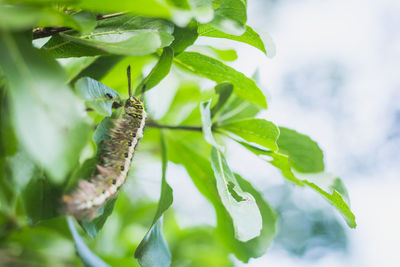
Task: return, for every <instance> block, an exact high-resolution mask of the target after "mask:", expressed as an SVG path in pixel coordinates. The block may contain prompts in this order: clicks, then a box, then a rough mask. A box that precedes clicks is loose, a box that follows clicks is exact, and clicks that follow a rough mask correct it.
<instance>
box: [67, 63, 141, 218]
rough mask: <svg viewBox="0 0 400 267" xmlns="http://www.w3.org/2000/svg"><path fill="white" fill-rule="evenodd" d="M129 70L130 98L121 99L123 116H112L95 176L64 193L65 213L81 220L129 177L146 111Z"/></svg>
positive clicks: (109, 197) (91, 213) (94, 211)
mask: <svg viewBox="0 0 400 267" xmlns="http://www.w3.org/2000/svg"><path fill="white" fill-rule="evenodd" d="M127 73H128V88H129V99H127V100H125V101H124V102H123V103H122V105H123V111H122V114H121V116H120V117H119V118H118V119H115V120H113V127H112V128H111V130H110V133H109V137H110V138H109V140H108V141H103V149H102V153H100V155H99V162H98V164H97V165H96V170H95V172H94V173H93V174H92V175H91V177H92V178H90V179H89V180H88V181H87V180H80V181H79V183H78V186H77V187H76V188H75V189H74V190H73V191H72V192H71V193H70V194H68V195H63V197H62V198H63V202H64V210H65V213H66V214H67V215H73V216H75V217H76V218H77V219H78V220H82V219H85V220H89V221H91V220H93V219H94V217H95V216H96V214H97V211H98V210H99V208H101V207H102V206H103V205H104V204H105V203H106V202H107V201H108V200H110V199H112V198H114V197H115V196H116V195H117V194H118V192H119V189H120V187H121V186H122V185H123V184H124V182H125V180H126V177H127V174H128V171H129V168H130V165H131V161H132V158H133V154H134V152H135V149H136V146H137V145H138V143H139V140H140V139H141V138H142V136H143V128H144V125H145V118H146V112H145V110H144V105H143V103H142V102H141V101H140V100H139V99H137V98H136V97H134V96H132V93H131V75H130V66H129V67H128V69H127ZM107 97H108V96H107Z"/></svg>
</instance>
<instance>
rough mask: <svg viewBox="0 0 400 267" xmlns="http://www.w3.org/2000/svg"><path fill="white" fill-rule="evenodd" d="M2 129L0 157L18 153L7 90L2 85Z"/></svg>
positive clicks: (0, 108)
mask: <svg viewBox="0 0 400 267" xmlns="http://www.w3.org/2000/svg"><path fill="white" fill-rule="evenodd" d="M0 72H1V70H0ZM0 77H1V73H0ZM0 79H1V78H0ZM0 127H1V128H0V129H1V131H0V157H5V156H11V155H14V154H15V153H17V151H18V140H17V136H16V133H15V131H14V127H13V125H12V115H11V110H10V104H9V101H8V97H7V90H6V89H5V88H4V87H3V86H2V85H0Z"/></svg>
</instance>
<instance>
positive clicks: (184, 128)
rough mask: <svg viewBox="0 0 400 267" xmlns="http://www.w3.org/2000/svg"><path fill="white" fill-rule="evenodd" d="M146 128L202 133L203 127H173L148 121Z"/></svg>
mask: <svg viewBox="0 0 400 267" xmlns="http://www.w3.org/2000/svg"><path fill="white" fill-rule="evenodd" d="M146 127H152V128H160V129H174V130H188V131H199V132H201V131H202V128H201V127H198V126H173V125H163V124H158V123H157V122H154V121H147V122H146Z"/></svg>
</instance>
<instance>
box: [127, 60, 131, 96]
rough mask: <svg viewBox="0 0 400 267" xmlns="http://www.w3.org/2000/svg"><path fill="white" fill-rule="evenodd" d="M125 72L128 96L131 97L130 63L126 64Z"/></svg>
mask: <svg viewBox="0 0 400 267" xmlns="http://www.w3.org/2000/svg"><path fill="white" fill-rule="evenodd" d="M126 74H127V75H128V92H129V98H131V97H132V85H131V65H128V68H127V69H126Z"/></svg>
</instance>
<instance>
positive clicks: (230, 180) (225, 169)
mask: <svg viewBox="0 0 400 267" xmlns="http://www.w3.org/2000/svg"><path fill="white" fill-rule="evenodd" d="M211 166H212V168H213V170H214V175H215V178H216V181H217V189H218V193H219V196H220V198H221V201H222V203H223V205H224V206H225V208H226V210H227V211H228V213H229V215H230V216H231V218H232V221H233V225H234V229H235V237H236V238H237V239H238V240H240V241H242V242H246V241H249V240H250V239H253V238H255V237H257V236H259V235H260V233H261V228H262V217H261V213H260V211H259V209H258V206H257V203H256V201H255V199H254V197H253V196H252V195H251V194H249V193H248V192H245V191H243V190H242V188H241V187H240V186H239V184H238V182H237V180H236V178H235V176H234V175H233V172H232V171H231V169H230V168H229V166H228V164H227V162H226V160H225V157H224V155H223V154H222V153H221V152H220V151H218V150H217V149H215V148H214V147H213V148H212V149H211Z"/></svg>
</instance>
